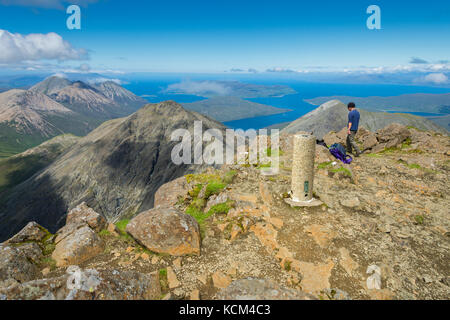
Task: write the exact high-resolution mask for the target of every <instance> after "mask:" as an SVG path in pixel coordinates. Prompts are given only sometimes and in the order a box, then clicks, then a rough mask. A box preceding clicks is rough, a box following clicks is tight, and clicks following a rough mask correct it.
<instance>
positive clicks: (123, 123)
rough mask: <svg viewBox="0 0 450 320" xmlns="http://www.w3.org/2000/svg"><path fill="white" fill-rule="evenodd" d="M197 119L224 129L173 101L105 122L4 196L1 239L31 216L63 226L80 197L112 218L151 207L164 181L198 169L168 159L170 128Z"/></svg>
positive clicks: (188, 124)
mask: <svg viewBox="0 0 450 320" xmlns="http://www.w3.org/2000/svg"><path fill="white" fill-rule="evenodd" d="M196 120H202V121H203V127H204V130H207V129H210V128H218V129H221V130H223V129H224V127H223V125H221V124H220V123H218V122H215V121H213V120H210V119H208V118H206V117H203V116H201V115H199V114H197V113H193V112H188V111H186V110H184V109H183V108H182V107H181V106H180V105H179V104H177V103H175V102H172V101H168V102H163V103H159V104H150V105H146V106H145V107H143V108H142V109H140V110H139V111H138V112H136V113H134V114H132V115H131V116H129V117H127V118H123V119H116V120H112V121H109V122H106V123H104V124H103V125H101V126H100V127H99V128H97V129H96V130H94V131H93V132H92V133H91V134H89V135H88V136H86V137H85V138H82V139H81V140H80V141H79V142H78V143H77V144H75V145H74V146H73V147H71V148H70V150H69V151H67V152H66V153H65V154H64V155H62V156H61V157H59V158H58V159H56V160H55V162H53V163H52V164H51V165H50V166H49V167H47V168H46V169H44V170H43V171H41V172H40V173H38V174H37V175H35V176H33V177H32V178H30V179H28V180H27V181H25V182H24V183H22V184H21V185H19V186H17V187H16V188H14V189H13V190H11V192H9V194H8V195H7V196H6V197H5V198H4V199H2V201H1V203H0V204H1V205H2V207H1V208H0V240H3V239H6V238H8V237H9V236H11V235H13V234H15V233H16V232H17V231H19V230H20V228H22V227H23V226H24V225H25V224H26V223H27V222H29V221H36V222H38V223H39V224H41V225H43V226H45V227H47V228H49V230H50V231H52V232H54V231H56V230H57V229H58V228H59V227H61V226H62V225H64V222H65V214H66V213H67V210H68V209H71V208H73V207H75V206H77V205H78V204H79V203H81V202H83V201H86V202H87V204H88V205H89V206H91V207H92V208H94V209H95V210H97V211H98V212H99V213H101V214H103V215H104V216H105V217H106V218H108V219H109V220H111V221H113V220H117V219H120V218H121V217H125V216H132V215H134V214H137V213H139V212H141V211H143V210H146V209H150V208H151V207H153V199H154V193H155V192H156V190H157V189H158V188H159V187H160V186H161V185H162V184H164V183H166V182H168V181H171V180H173V179H175V178H177V177H180V176H182V175H184V174H186V172H190V171H192V170H195V169H196V167H193V166H190V165H181V166H177V165H175V164H173V163H172V161H171V152H172V149H173V147H174V146H175V145H176V144H178V143H179V142H174V141H171V134H172V132H173V131H175V130H176V129H188V130H189V131H191V132H192V131H193V126H194V121H196Z"/></svg>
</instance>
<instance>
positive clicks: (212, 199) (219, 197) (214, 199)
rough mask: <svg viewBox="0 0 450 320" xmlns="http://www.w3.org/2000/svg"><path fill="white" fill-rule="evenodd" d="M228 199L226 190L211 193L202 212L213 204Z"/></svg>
mask: <svg viewBox="0 0 450 320" xmlns="http://www.w3.org/2000/svg"><path fill="white" fill-rule="evenodd" d="M228 200H229V197H228V194H227V193H226V192H222V193H220V194H217V195H212V196H211V197H210V198H209V200H208V202H207V203H206V207H205V210H204V212H208V211H209V210H210V209H211V208H212V207H214V206H215V205H218V204H221V203H225V202H227V201H228Z"/></svg>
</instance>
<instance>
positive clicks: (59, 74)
mask: <svg viewBox="0 0 450 320" xmlns="http://www.w3.org/2000/svg"><path fill="white" fill-rule="evenodd" d="M50 77H58V78H64V79H67V75H66V74H65V73H61V72H58V73H55V74H52V75H51V76H50Z"/></svg>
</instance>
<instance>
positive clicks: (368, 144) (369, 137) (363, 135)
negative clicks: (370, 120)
mask: <svg viewBox="0 0 450 320" xmlns="http://www.w3.org/2000/svg"><path fill="white" fill-rule="evenodd" d="M355 138H356V141H358V142H360V143H361V145H362V150H369V149H372V148H373V147H375V146H376V145H377V144H378V139H377V136H376V134H375V133H373V132H370V131H369V130H367V129H366V128H363V127H361V128H359V130H358V133H357V134H356V137H355Z"/></svg>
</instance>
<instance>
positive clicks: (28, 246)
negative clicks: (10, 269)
mask: <svg viewBox="0 0 450 320" xmlns="http://www.w3.org/2000/svg"><path fill="white" fill-rule="evenodd" d="M16 249H17V250H18V251H19V253H20V254H22V255H23V256H25V257H26V258H27V259H28V260H30V261H31V262H33V263H36V264H37V263H39V262H40V261H41V258H42V257H43V254H42V250H41V247H40V246H39V245H38V244H37V243H36V242H28V243H24V244H23V245H21V246H18V247H16Z"/></svg>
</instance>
